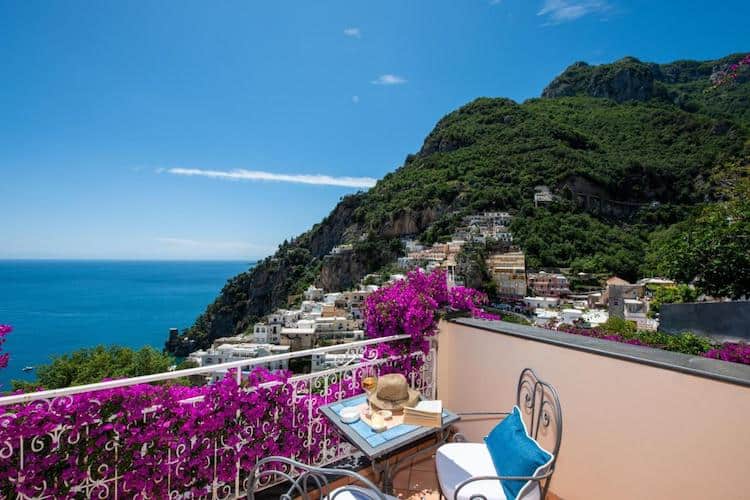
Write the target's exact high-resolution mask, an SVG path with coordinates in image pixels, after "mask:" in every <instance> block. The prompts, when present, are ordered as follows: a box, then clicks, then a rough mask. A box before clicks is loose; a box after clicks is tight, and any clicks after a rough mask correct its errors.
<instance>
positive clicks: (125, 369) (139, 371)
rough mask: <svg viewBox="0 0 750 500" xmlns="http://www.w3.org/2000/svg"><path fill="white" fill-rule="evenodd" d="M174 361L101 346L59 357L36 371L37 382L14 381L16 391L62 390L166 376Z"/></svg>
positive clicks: (156, 354)
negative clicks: (99, 383) (156, 375)
mask: <svg viewBox="0 0 750 500" xmlns="http://www.w3.org/2000/svg"><path fill="white" fill-rule="evenodd" d="M170 365H172V359H171V358H170V357H169V356H167V355H166V354H162V353H160V352H159V351H157V350H156V349H154V348H152V347H143V348H142V349H140V350H138V351H134V350H132V349H129V348H127V347H120V346H110V347H105V346H97V347H94V348H91V349H79V350H77V351H73V352H71V353H69V354H63V355H60V356H55V357H54V358H52V361H51V362H50V363H49V364H47V365H42V366H39V367H37V369H36V376H37V380H36V382H25V381H20V380H14V381H13V389H14V390H24V391H31V390H36V389H38V388H44V389H59V388H62V387H70V386H73V385H83V384H93V383H96V382H101V381H102V380H103V379H105V378H123V377H138V376H140V375H151V374H153V373H161V372H165V371H167V370H168V369H169V367H170Z"/></svg>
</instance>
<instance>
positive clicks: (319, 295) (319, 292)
mask: <svg viewBox="0 0 750 500" xmlns="http://www.w3.org/2000/svg"><path fill="white" fill-rule="evenodd" d="M323 293H324V291H323V289H322V288H317V287H315V286H313V285H310V286H309V287H308V288H307V290H305V292H304V296H305V300H309V301H316V300H322V299H323Z"/></svg>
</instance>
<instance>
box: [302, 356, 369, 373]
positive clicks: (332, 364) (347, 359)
mask: <svg viewBox="0 0 750 500" xmlns="http://www.w3.org/2000/svg"><path fill="white" fill-rule="evenodd" d="M361 357H362V355H361V354H353V353H348V354H347V353H336V354H334V353H329V352H326V353H321V354H313V355H312V361H311V367H310V368H311V371H312V372H320V371H323V370H328V369H331V368H337V367H339V366H343V365H345V364H348V363H353V362H355V361H357V360H359V359H360V358H361Z"/></svg>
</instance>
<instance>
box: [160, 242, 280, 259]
mask: <svg viewBox="0 0 750 500" xmlns="http://www.w3.org/2000/svg"><path fill="white" fill-rule="evenodd" d="M154 240H155V241H156V242H157V243H158V244H159V245H160V246H161V247H162V248H163V249H164V251H165V252H167V255H190V256H193V257H207V256H209V257H210V256H215V257H240V256H247V255H266V254H270V253H271V252H273V251H274V246H273V245H258V244H255V243H247V242H244V241H213V240H211V241H205V240H195V239H191V238H174V237H159V238H154Z"/></svg>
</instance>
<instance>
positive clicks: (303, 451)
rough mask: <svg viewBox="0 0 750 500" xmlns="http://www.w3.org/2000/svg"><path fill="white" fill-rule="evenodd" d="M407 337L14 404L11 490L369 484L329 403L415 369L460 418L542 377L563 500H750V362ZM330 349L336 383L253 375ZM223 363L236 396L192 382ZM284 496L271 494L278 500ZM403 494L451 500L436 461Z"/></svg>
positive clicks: (401, 478)
mask: <svg viewBox="0 0 750 500" xmlns="http://www.w3.org/2000/svg"><path fill="white" fill-rule="evenodd" d="M407 339H408V337H407V336H397V337H388V338H382V339H370V340H366V341H360V342H354V343H352V344H348V345H336V346H329V347H323V348H317V349H310V350H305V351H299V352H293V353H286V354H281V355H276V356H271V357H269V358H261V359H251V360H243V361H237V362H233V363H227V364H224V365H217V366H211V367H205V368H194V369H190V370H182V371H180V372H172V373H165V374H158V375H152V376H147V377H138V378H135V379H125V380H114V381H107V382H102V383H100V384H92V385H89V386H81V387H74V388H68V389H61V390H53V391H44V392H39V393H33V394H19V395H11V396H5V397H3V398H0V406H2V407H3V412H2V413H3V414H2V415H1V416H0V496H2V497H3V498H58V497H62V496H71V497H76V498H136V497H138V498H167V497H173V498H242V497H243V496H244V494H245V492H246V491H247V487H248V486H249V485H248V483H247V479H248V477H247V474H248V472H249V470H250V469H251V467H252V464H253V463H254V461H256V460H258V459H259V458H262V457H264V456H270V455H278V454H283V453H286V454H288V455H290V456H291V457H292V458H294V459H296V460H298V461H301V462H304V463H310V464H314V465H332V464H333V465H345V466H347V467H350V468H355V469H357V470H361V471H363V472H365V473H368V474H369V472H368V471H370V469H369V467H368V464H367V463H366V462H363V459H362V457H361V456H360V455H359V454H358V453H357V451H356V450H355V449H354V448H353V447H352V446H351V445H349V444H348V443H346V442H344V441H342V440H341V439H340V437H339V436H338V435H337V433H336V431H335V430H334V429H332V428H331V426H329V425H328V423H327V422H326V420H325V419H324V417H322V415H321V414H320V413H319V412H318V411H317V407H318V406H319V405H320V404H325V403H330V402H334V401H337V400H340V399H343V398H345V397H348V396H350V395H353V394H356V393H359V392H360V391H361V387H360V381H361V379H362V378H363V377H364V376H365V375H366V374H371V373H385V372H388V371H393V370H400V371H402V372H403V371H406V373H407V374H408V376H407V379H408V380H409V382H410V384H411V385H412V386H413V387H414V388H416V389H418V390H419V391H420V392H421V393H422V394H423V396H425V397H427V398H435V397H437V398H439V399H442V401H443V405H444V406H445V407H446V408H449V409H451V410H452V411H454V412H469V411H507V410H509V409H510V408H511V407H512V405H513V404H515V398H516V381H517V379H518V375H519V373H520V372H521V370H522V369H523V368H526V367H532V368H533V369H534V370H535V371H536V373H537V374H538V375H539V376H540V377H542V378H544V379H545V380H547V381H548V382H550V383H552V384H553V385H554V386H555V387H556V388H557V391H558V393H559V396H560V400H561V404H562V412H563V420H564V425H563V433H562V446H561V448H560V453H559V459H558V462H557V468H556V471H555V474H554V476H553V478H552V481H551V491H552V492H553V493H552V494H551V495H549V497H548V498H563V499H584V500H585V499H602V498H607V499H614V500H619V499H623V500H624V499H633V498H638V499H662V498H664V499H671V498H680V499H696V500H697V499H705V498H724V499H741V498H747V492H746V491H745V490H744V488H743V487H742V484H741V480H740V479H739V478H742V477H744V476H743V473H744V472H745V471H746V469H747V466H748V464H750V461H749V460H748V458H747V449H748V448H750V430H748V425H747V417H748V415H750V366H745V365H738V364H733V363H727V362H722V361H718V360H712V359H707V358H697V357H692V356H687V355H683V354H677V353H671V352H666V351H659V350H655V349H650V348H644V347H639V346H632V345H626V344H619V343H613V342H609V341H606V340H600V339H595V338H589V337H582V336H574V335H569V334H566V333H561V332H554V331H549V330H544V329H539V328H534V327H525V326H521V325H515V324H510V323H505V322H499V321H498V322H493V321H482V320H471V319H455V320H451V321H444V322H442V323H441V324H440V333H439V335H438V338H437V341H436V342H433V343H432V344H431V347H430V349H428V350H427V351H426V352H423V351H421V350H420V351H417V352H408V351H399V348H398V347H399V346H404V345H405V342H407ZM386 346H389V347H388V348H386ZM384 353H385V354H384ZM326 354H331V355H335V354H348V355H342V356H340V357H338V358H337V357H336V356H330V357H331V359H341V363H340V364H335V365H334V366H332V367H331V368H329V369H326V370H324V371H320V372H316V373H307V374H297V375H294V376H291V377H289V378H273V377H272V378H267V379H262V378H261V379H254V380H251V378H252V377H254V375H252V373H253V371H252V369H253V367H255V366H257V365H259V364H262V363H267V362H269V361H280V360H282V359H283V360H287V361H290V360H292V359H295V358H299V359H306V358H310V357H312V356H313V355H317V356H321V355H326ZM290 365H291V364H290ZM219 368H220V369H224V370H229V371H230V373H231V376H230V377H229V379H227V380H226V381H225V382H224V383H223V385H222V383H217V384H215V385H213V386H200V385H199V386H198V387H184V386H181V385H179V384H185V383H187V381H188V380H189V381H192V382H193V383H195V381H196V380H200V379H201V377H204V376H205V375H207V374H210V373H212V372H215V371H216V370H217V369H219ZM248 374H251V375H248ZM256 378H257V377H256ZM168 397H171V398H172V399H167V398H168ZM118 405H119V406H118ZM496 423H497V421H496V420H495V419H488V418H469V417H465V418H464V419H463V420H461V422H459V423H458V424H457V426H456V430H457V431H459V432H461V433H462V434H464V435H465V436H466V437H467V438H468V439H469V440H470V441H481V439H482V437H483V436H485V435H486V434H487V432H488V431H489V430H490V429H491V428H492V427H493V426H494V425H495V424H496ZM420 446H425V443H419V444H417V445H416V447H417V448H419V447H420ZM401 453H405V454H409V453H411V450H404V451H402V452H401ZM275 486H276V485H275V484H272V483H268V484H261V485H259V487H260V488H261V489H263V490H264V491H266V492H267V498H275V497H274V491H275V490H274V487H275ZM394 487H395V489H396V493H397V494H398V495H399V496H400V497H402V498H411V499H415V500H416V499H422V498H427V499H430V498H438V490H437V476H436V473H435V470H434V462H433V460H432V459H430V458H429V457H428V458H427V459H425V460H421V461H419V462H417V463H412V464H409V465H407V466H406V467H404V468H403V469H402V470H401V471H400V472H399V473H398V474H396V476H395V480H394Z"/></svg>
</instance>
